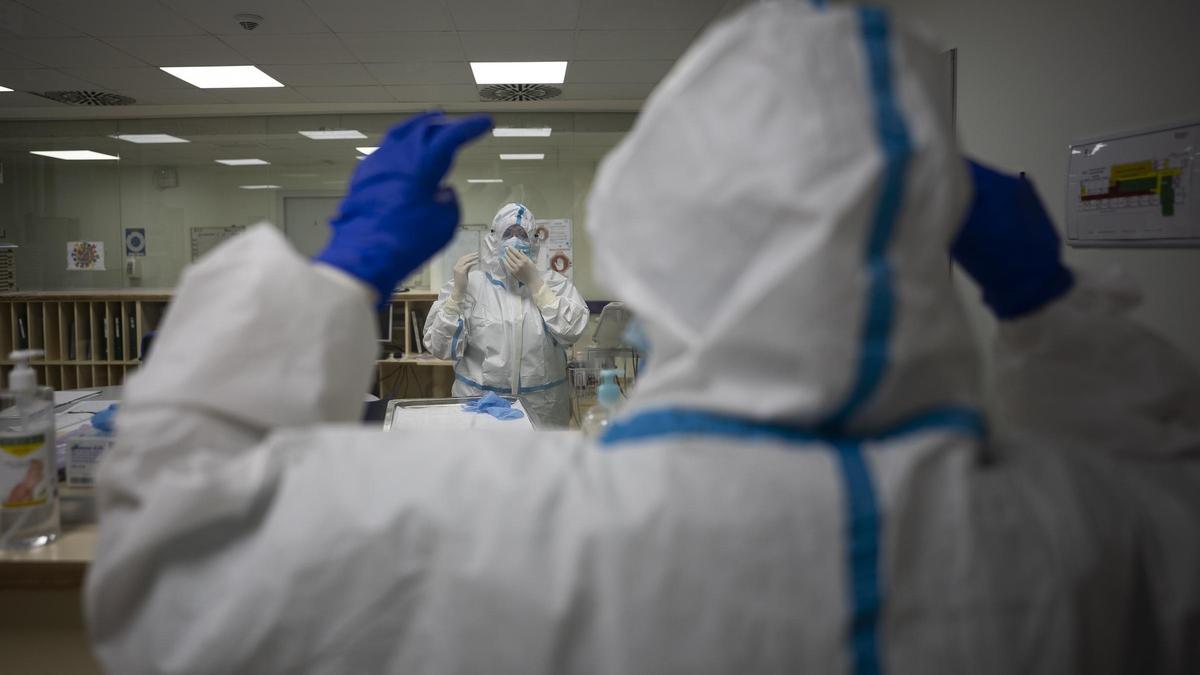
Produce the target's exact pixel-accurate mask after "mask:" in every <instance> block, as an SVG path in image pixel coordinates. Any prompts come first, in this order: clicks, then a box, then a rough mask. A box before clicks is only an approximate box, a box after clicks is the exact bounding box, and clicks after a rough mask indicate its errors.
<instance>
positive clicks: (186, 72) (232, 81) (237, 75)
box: [162, 66, 283, 89]
mask: <svg viewBox="0 0 1200 675" xmlns="http://www.w3.org/2000/svg"><path fill="white" fill-rule="evenodd" d="M162 71H163V72H165V73H167V74H168V75H174V76H175V77H178V78H179V79H181V80H183V81H184V82H187V83H188V84H191V85H194V86H197V87H200V88H201V89H251V88H258V87H282V86H283V83H282V82H280V81H279V80H276V79H275V78H273V77H271V76H270V75H268V74H266V73H264V72H263V71H261V70H259V69H258V68H256V67H254V66H180V67H176V66H168V67H165V68H162Z"/></svg>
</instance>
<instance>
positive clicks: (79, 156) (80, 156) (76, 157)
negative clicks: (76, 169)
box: [29, 150, 121, 161]
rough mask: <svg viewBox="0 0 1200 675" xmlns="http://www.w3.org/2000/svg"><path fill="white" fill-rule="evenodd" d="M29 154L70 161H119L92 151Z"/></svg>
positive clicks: (36, 152)
mask: <svg viewBox="0 0 1200 675" xmlns="http://www.w3.org/2000/svg"><path fill="white" fill-rule="evenodd" d="M29 154H31V155H41V156H42V157H51V158H53V159H67V160H71V161H86V160H96V159H121V158H120V157H117V156H115V155H106V154H104V153H102V152H95V151H94V150H30V151H29Z"/></svg>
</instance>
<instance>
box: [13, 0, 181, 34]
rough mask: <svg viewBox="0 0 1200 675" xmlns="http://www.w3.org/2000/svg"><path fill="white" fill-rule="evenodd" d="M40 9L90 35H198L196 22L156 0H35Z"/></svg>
mask: <svg viewBox="0 0 1200 675" xmlns="http://www.w3.org/2000/svg"><path fill="white" fill-rule="evenodd" d="M36 6H37V10H38V11H39V12H41V13H43V14H45V15H47V16H50V17H52V18H54V19H57V20H59V21H61V22H63V23H65V24H67V25H68V26H72V27H74V28H77V29H79V30H81V31H83V32H85V33H87V34H89V35H96V36H101V37H108V36H118V35H155V36H161V35H198V34H202V33H203V32H204V31H203V30H202V29H201V28H200V27H199V26H197V25H196V24H194V23H192V22H191V21H188V20H187V19H185V18H183V17H181V16H179V15H178V14H176V13H175V12H173V11H171V10H170V9H168V8H166V7H164V6H162V5H161V4H159V3H158V1H157V0H120V2H97V1H96V0H36Z"/></svg>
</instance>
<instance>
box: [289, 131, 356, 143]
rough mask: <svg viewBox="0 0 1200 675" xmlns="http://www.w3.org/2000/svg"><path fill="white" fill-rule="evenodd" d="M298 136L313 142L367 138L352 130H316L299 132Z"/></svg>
mask: <svg viewBox="0 0 1200 675" xmlns="http://www.w3.org/2000/svg"><path fill="white" fill-rule="evenodd" d="M300 135H301V136H305V137H308V138H311V139H313V140H314V141H341V140H351V139H358V138H366V137H367V135H366V134H364V133H363V132H361V131H356V130H354V129H317V130H314V131H301V132H300Z"/></svg>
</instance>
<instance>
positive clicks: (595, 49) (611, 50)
mask: <svg viewBox="0 0 1200 675" xmlns="http://www.w3.org/2000/svg"><path fill="white" fill-rule="evenodd" d="M693 35H694V33H693V32H692V31H679V30H637V31H616V30H585V31H580V32H579V42H578V44H577V45H576V48H575V58H576V59H578V60H581V61H608V60H627V59H643V60H665V59H675V58H678V57H679V55H680V54H682V53H683V52H684V50H685V49H687V47H688V45H689V44H691V42H692V36H693Z"/></svg>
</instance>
